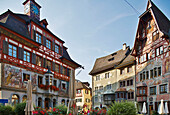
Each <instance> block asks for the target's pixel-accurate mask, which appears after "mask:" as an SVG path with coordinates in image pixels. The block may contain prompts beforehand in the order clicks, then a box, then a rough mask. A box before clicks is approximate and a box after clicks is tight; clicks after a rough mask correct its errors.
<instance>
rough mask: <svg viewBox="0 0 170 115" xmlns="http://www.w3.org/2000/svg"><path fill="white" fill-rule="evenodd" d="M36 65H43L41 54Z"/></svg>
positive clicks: (37, 57)
mask: <svg viewBox="0 0 170 115" xmlns="http://www.w3.org/2000/svg"><path fill="white" fill-rule="evenodd" d="M36 65H38V66H42V58H41V57H40V56H36Z"/></svg>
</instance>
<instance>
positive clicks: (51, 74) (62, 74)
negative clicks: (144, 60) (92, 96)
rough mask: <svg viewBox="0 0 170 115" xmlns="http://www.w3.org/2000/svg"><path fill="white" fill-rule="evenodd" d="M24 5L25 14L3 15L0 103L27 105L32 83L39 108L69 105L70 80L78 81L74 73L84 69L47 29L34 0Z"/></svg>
mask: <svg viewBox="0 0 170 115" xmlns="http://www.w3.org/2000/svg"><path fill="white" fill-rule="evenodd" d="M23 5H24V14H19V13H14V12H12V11H10V10H8V11H6V12H5V13H3V14H1V15H0V99H8V103H9V104H12V105H15V104H16V103H20V102H22V101H24V100H25V99H26V98H27V96H26V84H27V81H28V80H31V81H32V85H33V95H32V97H33V102H34V104H35V105H36V106H40V107H43V108H48V107H54V106H56V105H57V104H65V105H67V104H68V102H69V81H70V78H72V79H73V81H74V80H75V75H74V73H75V69H76V68H78V67H81V66H80V65H79V64H78V63H76V62H75V61H73V60H72V59H71V58H70V56H69V54H68V52H67V47H65V46H64V45H63V44H64V41H63V40H61V39H60V38H59V37H57V36H56V35H55V34H54V33H52V32H51V31H50V30H49V29H48V27H47V26H48V22H47V20H46V19H42V20H40V8H41V6H40V5H39V4H38V3H36V2H35V0H26V1H25V2H24V3H23ZM73 84H74V82H73ZM72 93H75V91H72Z"/></svg>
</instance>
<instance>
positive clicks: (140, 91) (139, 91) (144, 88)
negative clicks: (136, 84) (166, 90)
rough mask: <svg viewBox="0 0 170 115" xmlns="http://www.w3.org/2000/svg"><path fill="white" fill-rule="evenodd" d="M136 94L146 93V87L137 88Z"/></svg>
mask: <svg viewBox="0 0 170 115" xmlns="http://www.w3.org/2000/svg"><path fill="white" fill-rule="evenodd" d="M138 94H139V95H146V87H140V88H138Z"/></svg>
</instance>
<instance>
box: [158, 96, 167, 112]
mask: <svg viewBox="0 0 170 115" xmlns="http://www.w3.org/2000/svg"><path fill="white" fill-rule="evenodd" d="M158 113H159V114H164V113H165V110H164V103H163V99H161V104H160V108H159V111H158Z"/></svg>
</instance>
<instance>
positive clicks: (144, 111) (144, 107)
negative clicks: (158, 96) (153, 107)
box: [142, 102, 147, 114]
mask: <svg viewBox="0 0 170 115" xmlns="http://www.w3.org/2000/svg"><path fill="white" fill-rule="evenodd" d="M146 112H147V111H146V103H145V102H144V103H143V108H142V113H144V114H146Z"/></svg>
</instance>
